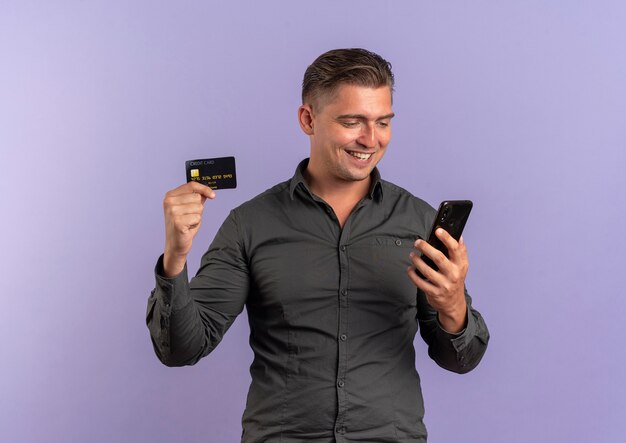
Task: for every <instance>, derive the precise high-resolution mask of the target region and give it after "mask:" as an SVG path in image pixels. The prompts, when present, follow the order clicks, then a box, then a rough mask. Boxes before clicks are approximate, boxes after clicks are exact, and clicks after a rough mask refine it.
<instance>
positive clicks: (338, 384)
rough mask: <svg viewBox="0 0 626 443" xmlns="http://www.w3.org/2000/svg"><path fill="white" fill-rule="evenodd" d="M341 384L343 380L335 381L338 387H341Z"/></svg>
mask: <svg viewBox="0 0 626 443" xmlns="http://www.w3.org/2000/svg"><path fill="white" fill-rule="evenodd" d="M343 385H344V382H343V380H339V381H338V382H337V386H339V387H340V388H343Z"/></svg>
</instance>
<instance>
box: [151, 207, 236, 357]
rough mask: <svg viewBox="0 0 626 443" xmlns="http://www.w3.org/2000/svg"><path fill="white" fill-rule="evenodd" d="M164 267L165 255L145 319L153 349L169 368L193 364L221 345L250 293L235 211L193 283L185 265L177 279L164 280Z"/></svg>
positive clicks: (160, 259) (212, 246)
mask: <svg viewBox="0 0 626 443" xmlns="http://www.w3.org/2000/svg"><path fill="white" fill-rule="evenodd" d="M162 265H163V256H161V258H159V261H158V263H157V266H156V268H155V277H156V288H155V289H154V290H153V291H152V294H151V296H150V298H149V300H148V312H147V315H146V323H147V325H148V329H149V330H150V336H151V338H152V344H153V347H154V351H155V353H156V355H157V356H158V358H159V360H161V362H163V364H165V365H167V366H182V365H193V364H195V363H197V362H198V360H200V359H201V358H202V357H204V356H206V355H208V354H209V353H210V352H211V351H212V350H213V349H215V347H216V346H217V345H218V344H219V342H220V341H221V340H222V337H223V336H224V334H225V333H226V331H227V330H228V329H229V328H230V326H231V325H232V323H233V322H234V321H235V318H236V317H237V315H239V314H240V313H241V311H242V310H243V306H244V304H245V302H246V298H247V295H248V268H247V264H246V260H245V259H244V255H243V251H242V248H241V242H240V241H239V236H238V228H237V221H236V216H235V214H234V212H231V214H230V215H229V217H228V218H227V219H226V221H225V222H224V224H223V225H222V227H221V228H220V230H219V231H218V233H217V235H216V237H215V240H213V243H212V244H211V246H210V247H209V250H208V251H207V252H206V253H205V254H204V256H203V257H202V261H201V264H200V268H199V270H198V273H197V274H196V276H195V277H194V278H193V279H192V280H191V282H189V281H188V279H187V267H186V265H185V267H184V268H183V271H182V272H181V273H180V274H179V275H177V276H175V277H173V278H167V277H164V276H163V269H162Z"/></svg>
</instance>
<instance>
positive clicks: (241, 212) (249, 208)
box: [233, 179, 291, 220]
mask: <svg viewBox="0 0 626 443" xmlns="http://www.w3.org/2000/svg"><path fill="white" fill-rule="evenodd" d="M290 183H291V179H290V180H286V181H284V182H281V183H278V184H277V185H274V186H272V187H271V188H269V189H267V190H266V191H264V192H262V193H260V194H259V195H257V196H255V197H253V198H251V199H250V200H248V201H246V202H244V203H242V204H241V205H239V206H238V207H236V208H235V209H233V212H234V213H235V214H236V215H237V216H238V217H239V218H241V219H244V220H245V219H248V218H250V217H258V216H259V214H261V213H264V212H275V211H276V210H278V209H279V208H280V207H282V206H284V205H285V204H287V202H288V200H289V199H290V193H289V184H290Z"/></svg>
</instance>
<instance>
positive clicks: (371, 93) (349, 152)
mask: <svg viewBox="0 0 626 443" xmlns="http://www.w3.org/2000/svg"><path fill="white" fill-rule="evenodd" d="M392 117H393V112H392V110H391V90H390V88H389V87H388V86H383V87H380V88H368V87H363V86H354V85H349V84H346V85H341V86H340V87H339V88H338V90H337V91H336V92H335V94H333V95H332V96H322V97H319V98H318V100H316V105H315V106H314V107H313V108H312V109H311V122H312V130H311V133H310V134H309V135H310V136H311V160H310V163H309V164H310V166H314V167H316V168H318V172H320V173H322V174H323V175H324V176H325V178H328V179H339V180H342V181H359V180H364V179H367V178H368V177H369V175H370V173H371V172H372V169H374V167H375V166H376V165H377V164H378V162H379V161H380V159H381V158H382V157H383V155H384V153H385V149H386V148H387V145H388V144H389V141H390V140H391V119H392Z"/></svg>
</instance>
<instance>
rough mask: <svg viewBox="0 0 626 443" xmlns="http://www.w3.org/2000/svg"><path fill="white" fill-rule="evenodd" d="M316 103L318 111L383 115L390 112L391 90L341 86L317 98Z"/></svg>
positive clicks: (383, 87)
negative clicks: (366, 112)
mask: <svg viewBox="0 0 626 443" xmlns="http://www.w3.org/2000/svg"><path fill="white" fill-rule="evenodd" d="M317 102H318V103H317V104H318V107H319V108H318V110H319V111H327V112H340V113H345V112H348V113H364V112H365V111H367V110H369V111H370V112H369V113H382V114H385V113H389V112H391V104H392V101H391V88H390V87H389V86H381V87H378V88H372V87H369V86H359V85H351V84H342V85H340V86H338V87H337V88H336V89H335V90H334V91H332V92H327V93H325V94H322V95H321V96H319V97H318V99H317Z"/></svg>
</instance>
